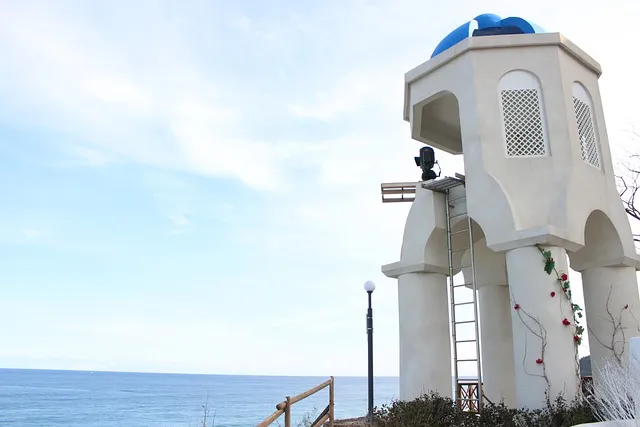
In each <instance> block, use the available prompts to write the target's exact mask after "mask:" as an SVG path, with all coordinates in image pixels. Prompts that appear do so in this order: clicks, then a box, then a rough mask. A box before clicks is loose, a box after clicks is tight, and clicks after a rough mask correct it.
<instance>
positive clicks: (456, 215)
mask: <svg viewBox="0 0 640 427" xmlns="http://www.w3.org/2000/svg"><path fill="white" fill-rule="evenodd" d="M466 214H467V213H466V212H462V213H459V214H455V215H451V216H450V217H449V219H451V218H457V217H459V216H464V215H466Z"/></svg>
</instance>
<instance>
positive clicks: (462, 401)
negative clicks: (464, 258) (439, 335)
mask: <svg viewBox="0 0 640 427" xmlns="http://www.w3.org/2000/svg"><path fill="white" fill-rule="evenodd" d="M463 184H464V181H462V182H460V184H459V185H463ZM451 188H454V187H449V188H447V189H446V190H445V191H444V195H445V210H446V217H445V220H446V226H447V255H448V263H449V277H448V280H449V302H450V304H451V335H452V338H453V343H452V344H453V345H452V347H453V376H454V379H455V401H456V403H458V405H460V406H461V407H462V408H465V407H466V408H468V409H469V410H471V411H473V410H474V409H475V410H476V411H478V412H479V411H480V410H481V409H482V406H483V399H484V396H483V393H482V363H481V358H480V331H479V327H478V293H477V287H476V269H475V264H474V253H473V222H472V221H471V218H470V217H469V216H468V215H467V212H466V211H465V212H462V213H456V214H455V215H452V214H451V211H452V209H453V208H454V207H455V205H453V203H454V202H456V201H458V200H462V199H466V195H465V196H461V197H458V198H454V199H452V198H451V196H450V189H451ZM464 216H466V225H467V227H466V228H464V229H462V230H458V231H455V232H453V231H452V224H451V223H452V220H453V219H455V218H457V217H464ZM465 233H466V235H467V239H466V244H463V245H462V247H460V248H456V249H454V248H453V244H452V243H453V242H452V240H453V239H452V237H453V236H454V235H459V234H465ZM467 250H469V255H470V257H469V258H470V263H469V265H462V266H461V267H460V269H462V268H470V269H471V283H464V284H458V285H456V284H455V283H454V280H453V273H454V268H453V256H454V254H456V253H458V254H459V253H464V252H465V251H467ZM462 287H466V288H471V290H472V294H473V298H472V299H471V300H470V301H463V302H458V301H457V300H456V291H457V290H458V289H460V288H462ZM458 298H459V297H458ZM463 306H473V318H472V319H471V320H461V321H459V320H457V319H456V309H457V308H458V307H463ZM470 324H473V326H474V328H473V336H472V337H470V338H466V337H465V339H458V326H460V325H470ZM471 343H473V344H475V346H474V349H475V354H473V355H470V356H469V357H465V358H463V359H460V358H459V356H458V352H459V349H458V345H460V344H471ZM469 362H475V364H476V371H477V376H476V381H475V382H476V386H477V388H476V392H477V397H475V398H474V397H472V396H471V395H468V396H462V393H461V388H460V386H459V382H460V375H459V372H460V363H469ZM474 404H475V405H474ZM476 405H477V406H476ZM474 406H475V408H474Z"/></svg>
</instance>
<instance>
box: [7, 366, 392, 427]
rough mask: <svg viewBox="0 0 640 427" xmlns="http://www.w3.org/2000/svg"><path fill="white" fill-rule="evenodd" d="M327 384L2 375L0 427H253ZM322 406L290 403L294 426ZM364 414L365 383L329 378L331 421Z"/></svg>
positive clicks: (321, 395)
mask: <svg viewBox="0 0 640 427" xmlns="http://www.w3.org/2000/svg"><path fill="white" fill-rule="evenodd" d="M328 378H329V377H316V376H307V377H301V376H276V375H214V374H178V373H141V372H112V371H75V370H74V371H72V370H64V371H63V370H47V369H0V426H3V427H4V426H12V427H13V426H16V427H17V426H20V427H36V426H38V427H41V426H52V427H54V426H69V427H72V426H78V427H79V426H82V427H98V426H100V427H116V426H118V427H143V426H162V427H196V426H199V427H202V421H203V416H204V413H205V406H206V408H207V409H208V416H207V419H208V423H207V424H208V425H209V426H211V425H215V426H216V427H245V426H255V425H256V424H258V423H259V422H261V421H262V420H264V419H265V418H266V417H268V416H269V415H270V414H271V413H273V412H274V411H275V405H276V404H277V403H279V402H281V401H282V400H284V398H285V397H286V396H287V395H288V396H295V395H297V394H299V393H302V392H304V391H306V390H308V389H310V388H312V387H314V386H316V385H318V384H320V383H322V382H323V381H325V380H327V379H328ZM374 391H375V403H376V405H377V406H380V405H383V404H388V403H391V402H392V401H393V400H394V399H396V398H397V396H398V378H397V377H375V381H374ZM327 404H328V389H326V390H323V391H320V392H318V393H317V394H316V395H314V396H312V397H310V398H307V399H305V400H303V401H301V402H299V403H297V404H295V405H294V406H293V408H292V421H293V425H296V424H297V423H299V422H300V421H301V420H302V419H303V417H305V416H312V417H314V418H315V415H317V414H318V413H319V412H320V411H322V410H323V409H324V408H325V407H326V406H327ZM366 408H367V378H366V377H335V415H336V418H351V417H359V416H362V415H364V414H365V413H366V410H367V409H366ZM282 422H283V420H282V421H281V423H280V424H282ZM273 425H278V424H277V423H274V424H273Z"/></svg>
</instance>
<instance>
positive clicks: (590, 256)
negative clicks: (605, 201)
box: [569, 210, 624, 270]
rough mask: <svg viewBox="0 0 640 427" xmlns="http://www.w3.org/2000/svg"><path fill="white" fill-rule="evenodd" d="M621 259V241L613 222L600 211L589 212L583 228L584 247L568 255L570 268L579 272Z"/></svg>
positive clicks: (622, 255) (622, 251) (622, 252)
mask: <svg viewBox="0 0 640 427" xmlns="http://www.w3.org/2000/svg"><path fill="white" fill-rule="evenodd" d="M623 257H624V249H623V247H622V241H621V239H620V235H619V234H618V230H616V227H615V226H614V225H613V222H611V220H610V219H609V217H608V216H607V214H605V213H604V212H602V211H600V210H595V211H593V212H591V214H589V216H588V217H587V221H586V222H585V226H584V247H583V248H581V249H580V250H578V251H576V252H573V253H570V254H569V259H570V261H571V267H572V268H573V269H575V270H581V269H582V268H584V267H586V266H588V265H592V264H594V263H602V262H604V263H605V264H606V262H608V261H611V260H616V259H618V260H619V259H622V258H623Z"/></svg>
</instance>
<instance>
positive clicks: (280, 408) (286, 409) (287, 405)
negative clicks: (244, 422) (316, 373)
mask: <svg viewBox="0 0 640 427" xmlns="http://www.w3.org/2000/svg"><path fill="white" fill-rule="evenodd" d="M327 387H329V405H327V407H326V408H325V409H324V411H322V413H321V414H320V415H319V416H318V418H316V420H315V421H314V422H313V424H312V426H313V427H320V426H322V425H323V424H324V423H326V422H327V421H328V422H329V427H333V422H334V421H335V417H334V396H335V390H334V387H335V380H334V378H333V377H330V378H329V379H328V380H327V381H325V382H323V383H322V384H319V385H317V386H315V387H313V388H312V389H309V390H307V391H305V392H304V393H300V394H299V395H297V396H294V397H290V396H287V397H286V399H285V400H284V401H283V402H280V403H278V404H277V405H276V412H274V413H273V414H271V415H269V416H268V417H267V418H266V419H265V420H264V421H262V422H261V423H260V424H258V427H267V426H269V425H271V424H272V423H273V422H275V421H276V420H277V419H278V418H280V416H282V415H283V414H284V425H285V427H291V407H292V406H293V405H294V404H295V403H297V402H300V401H301V400H304V399H306V398H307V397H309V396H312V395H314V394H316V393H317V392H319V391H321V390H324V389H325V388H327Z"/></svg>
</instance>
